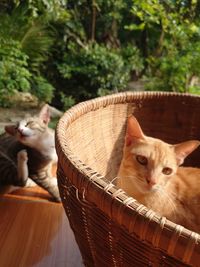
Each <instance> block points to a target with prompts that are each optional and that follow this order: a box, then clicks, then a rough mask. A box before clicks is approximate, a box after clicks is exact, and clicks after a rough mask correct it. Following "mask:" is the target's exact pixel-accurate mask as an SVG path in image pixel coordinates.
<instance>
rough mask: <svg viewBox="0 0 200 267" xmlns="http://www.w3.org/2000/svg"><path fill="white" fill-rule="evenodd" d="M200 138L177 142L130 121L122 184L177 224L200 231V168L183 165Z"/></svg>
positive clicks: (120, 169)
mask: <svg viewBox="0 0 200 267" xmlns="http://www.w3.org/2000/svg"><path fill="white" fill-rule="evenodd" d="M199 145H200V142H199V141H197V140H190V141H186V142H183V143H179V144H176V145H171V144H168V143H165V142H163V141H161V140H159V139H156V138H152V137H148V136H146V135H144V133H143V131H142V129H141V127H140V125H139V123H138V121H137V120H136V118H135V117H134V116H130V117H129V118H128V121H127V130H126V136H125V145H124V150H123V158H122V161H121V165H120V168H119V172H118V180H117V185H118V187H120V188H122V189H123V190H124V191H125V192H127V193H128V194H129V195H130V196H132V197H133V198H135V199H137V200H138V201H139V202H140V203H142V204H143V205H145V206H147V207H148V208H150V209H152V210H154V211H155V212H157V213H158V214H160V215H161V216H165V217H166V218H168V219H169V220H171V221H174V222H175V223H177V224H181V225H183V226H184V227H186V228H188V229H190V230H193V231H196V232H198V233H200V216H199V211H200V169H198V168H191V167H179V166H180V165H181V164H182V163H183V161H184V159H185V158H186V157H187V156H188V155H189V154H190V153H191V152H192V151H193V150H195V149H196V148H197V147H198V146H199Z"/></svg>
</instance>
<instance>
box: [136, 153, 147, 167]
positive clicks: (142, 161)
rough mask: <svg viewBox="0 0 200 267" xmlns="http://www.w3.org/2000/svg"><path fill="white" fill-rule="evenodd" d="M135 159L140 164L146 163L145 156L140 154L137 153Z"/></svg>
mask: <svg viewBox="0 0 200 267" xmlns="http://www.w3.org/2000/svg"><path fill="white" fill-rule="evenodd" d="M136 160H137V162H138V163H140V164H141V165H147V163H148V160H147V158H146V157H144V156H141V155H137V156H136Z"/></svg>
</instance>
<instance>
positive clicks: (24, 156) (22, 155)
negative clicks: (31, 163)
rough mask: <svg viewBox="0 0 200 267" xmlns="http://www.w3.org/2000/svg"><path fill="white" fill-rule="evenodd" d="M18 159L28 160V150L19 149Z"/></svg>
mask: <svg viewBox="0 0 200 267" xmlns="http://www.w3.org/2000/svg"><path fill="white" fill-rule="evenodd" d="M17 159H18V160H19V161H28V154H27V151H26V150H25V149H23V150H21V151H19V152H18V153H17Z"/></svg>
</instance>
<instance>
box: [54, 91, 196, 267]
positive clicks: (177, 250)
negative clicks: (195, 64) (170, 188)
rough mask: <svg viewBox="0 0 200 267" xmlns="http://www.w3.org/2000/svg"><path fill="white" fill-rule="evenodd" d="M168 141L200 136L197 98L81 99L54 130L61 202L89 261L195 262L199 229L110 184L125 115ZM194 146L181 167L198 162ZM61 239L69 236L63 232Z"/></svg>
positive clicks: (115, 265) (168, 95) (143, 95)
mask: <svg viewBox="0 0 200 267" xmlns="http://www.w3.org/2000/svg"><path fill="white" fill-rule="evenodd" d="M130 113H132V114H134V115H135V116H136V117H137V119H138V120H139V122H140V124H141V127H142V129H143V130H144V133H146V134H147V135H149V136H153V137H157V138H160V139H162V140H164V141H166V142H169V143H177V142H181V141H185V140H189V139H200V117H199V116H200V115H199V114H200V97H197V96H190V95H186V94H175V93H158V92H151V93H131V92H126V93H119V94H115V95H111V96H108V97H100V98H97V99H94V100H90V101H86V102H83V103H80V104H78V105H76V106H74V107H73V108H71V109H70V110H69V111H67V112H66V113H65V114H64V115H63V117H62V118H61V119H60V121H59V123H58V126H57V129H56V149H57V153H58V159H59V161H58V171H57V174H58V184H59V189H60V194H61V198H62V203H63V206H64V208H65V211H66V214H67V216H68V218H69V221H70V225H71V227H72V229H73V231H74V233H75V238H76V241H77V243H78V245H79V248H80V251H81V254H82V257H83V262H84V264H85V266H87V267H95V266H99V267H106V266H109V267H111V266H113V267H118V266H120V267H121V266H124V267H126V266H136V267H140V266H173V267H174V266H177V267H178V266H200V235H198V234H196V233H194V232H191V231H189V230H188V229H185V228H183V227H181V226H179V225H176V224H174V223H173V222H171V221H168V220H167V219H166V218H164V217H160V216H158V215H157V214H155V213H154V212H153V211H152V210H149V209H147V208H146V207H144V206H143V205H141V204H140V203H138V202H137V201H136V200H135V199H133V198H132V197H129V196H128V195H127V194H126V193H125V192H124V191H123V190H121V189H118V188H116V187H115V186H114V179H115V177H116V175H117V171H118V168H119V164H120V161H121V158H122V149H123V144H124V134H125V128H126V119H127V116H128V115H129V114H130ZM199 153H200V151H199V150H197V151H196V152H194V153H193V154H192V155H191V157H190V158H189V159H188V160H187V161H186V163H185V164H186V165H190V166H199V163H200V160H199ZM66 238H67V237H66Z"/></svg>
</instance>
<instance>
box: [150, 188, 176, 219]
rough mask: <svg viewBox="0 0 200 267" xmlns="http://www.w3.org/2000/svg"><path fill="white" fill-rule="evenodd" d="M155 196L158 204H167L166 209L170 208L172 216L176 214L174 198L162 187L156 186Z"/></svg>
mask: <svg viewBox="0 0 200 267" xmlns="http://www.w3.org/2000/svg"><path fill="white" fill-rule="evenodd" d="M156 193H157V196H156V197H155V200H156V201H160V204H161V205H163V204H164V203H166V201H167V203H168V207H169V208H170V210H171V212H172V213H173V215H175V214H176V205H175V204H174V200H175V196H174V195H173V194H171V193H169V192H167V191H166V190H165V189H164V188H163V187H162V186H158V188H157V191H156Z"/></svg>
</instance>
